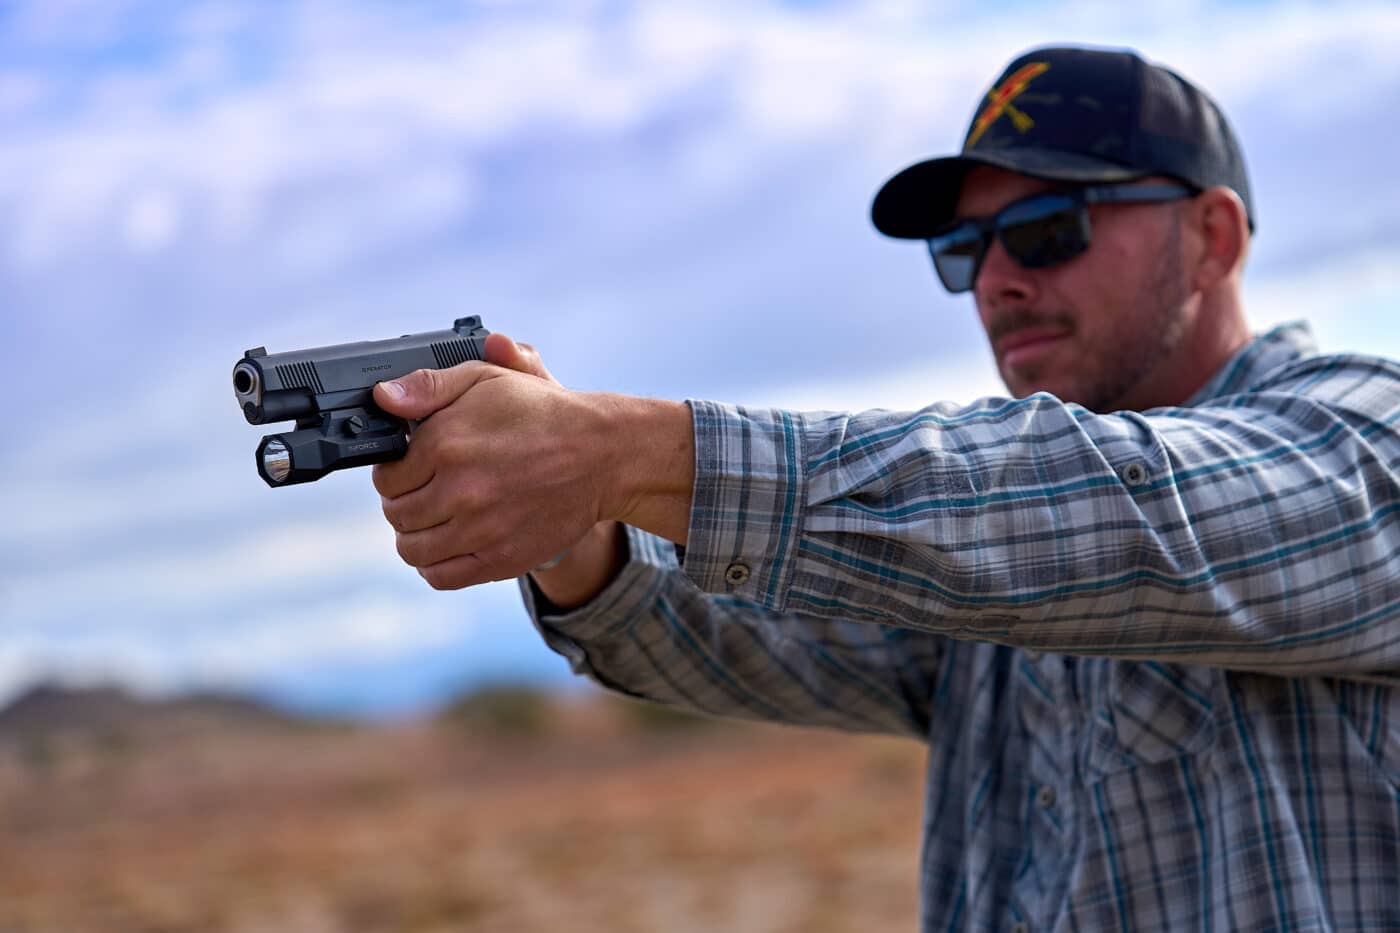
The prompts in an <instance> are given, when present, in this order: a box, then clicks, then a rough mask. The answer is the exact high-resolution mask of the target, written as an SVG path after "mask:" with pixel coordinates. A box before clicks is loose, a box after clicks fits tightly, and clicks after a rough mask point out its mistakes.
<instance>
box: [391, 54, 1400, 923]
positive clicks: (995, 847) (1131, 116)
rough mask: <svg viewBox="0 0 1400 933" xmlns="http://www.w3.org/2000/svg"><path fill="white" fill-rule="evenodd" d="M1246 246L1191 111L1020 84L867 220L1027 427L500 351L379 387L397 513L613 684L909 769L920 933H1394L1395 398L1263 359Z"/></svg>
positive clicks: (1224, 133) (1296, 352)
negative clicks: (580, 384)
mask: <svg viewBox="0 0 1400 933" xmlns="http://www.w3.org/2000/svg"><path fill="white" fill-rule="evenodd" d="M1253 215H1254V211H1253V206H1252V202H1251V198H1250V192H1249V186H1248V182H1247V179H1246V176H1245V170H1244V164H1243V160H1242V158H1241V156H1240V153H1239V150H1238V147H1237V145H1236V142H1235V138H1234V135H1233V133H1232V132H1231V130H1230V127H1229V125H1228V124H1227V123H1226V121H1225V118H1224V117H1223V116H1222V115H1221V113H1220V112H1219V110H1218V109H1217V108H1216V106H1215V105H1214V104H1213V103H1212V102H1211V101H1210V100H1209V99H1208V98H1207V97H1206V96H1205V95H1204V94H1203V93H1201V92H1200V91H1199V90H1197V89H1196V88H1194V87H1193V86H1192V85H1190V84H1189V83H1187V82H1185V81H1184V80H1182V79H1181V78H1179V77H1178V76H1176V75H1175V74H1173V73H1172V72H1170V71H1167V70H1166V69H1163V68H1160V67H1157V66H1153V65H1150V64H1147V63H1145V62H1143V61H1142V60H1141V59H1140V58H1138V57H1137V56H1136V55H1133V54H1129V53H1122V52H1109V51H1097V50H1085V49H1041V50H1037V51H1034V52H1031V53H1029V54H1027V55H1025V56H1022V57H1021V58H1019V59H1017V60H1016V61H1014V62H1012V64H1011V65H1010V66H1009V67H1008V68H1007V70H1006V71H1005V72H1004V73H1003V75H1002V77H1001V78H1000V79H999V80H998V81H997V83H996V85H995V86H994V87H993V88H992V90H991V91H990V92H989V93H988V95H987V97H986V99H985V100H984V101H983V103H982V104H981V106H980V108H979V110H978V112H977V114H976V116H975V117H974V120H973V123H972V126H971V127H970V129H969V131H968V135H967V137H966V140H965V143H964V146H963V150H962V152H961V154H960V155H959V156H956V157H951V158H947V159H935V160H931V161H927V162H923V163H920V164H918V165H914V166H912V167H910V168H908V169H906V170H905V171H903V172H901V173H899V174H898V175H896V176H895V177H894V178H892V179H891V180H890V181H889V182H888V183H887V184H886V185H885V187H884V188H883V189H882V190H881V192H880V194H879V195H878V196H877V198H876V200H875V204H874V209H873V217H874V221H875V224H876V226H877V227H878V228H879V229H880V230H882V231H883V232H885V233H887V234H889V235H892V236H895V237H904V238H912V239H926V240H927V241H928V246H929V250H930V252H931V254H932V256H933V260H934V265H935V268H936V271H937V273H938V275H939V277H940V278H941V280H942V281H943V283H944V285H945V286H946V287H948V288H949V289H950V290H953V291H971V292H972V294H973V297H974V300H975V304H976V307H977V311H978V314H979V315H980V317H981V320H982V323H983V325H984V326H985V328H986V331H987V334H988V337H989V339H990V340H991V343H992V347H993V349H994V351H995V354H996V358H997V363H998V366H999V368H1000V370H1001V374H1002V376H1003V377H1004V379H1005V381H1006V383H1007V386H1008V387H1009V388H1010V389H1011V392H1012V394H1013V395H1014V396H1016V399H1014V400H1012V399H991V400H984V401H982V402H979V403H977V404H975V405H972V406H970V407H960V406H958V405H953V404H939V405H933V406H931V407H929V408H926V409H924V410H922V411H919V412H914V413H892V412H885V411H875V412H866V413H860V414H841V415H832V414H829V413H822V414H801V413H795V412H786V411H758V410H745V409H741V408H735V407H731V406H726V405H719V404H715V403H710V402H699V401H693V402H689V403H686V404H680V403H673V402H664V401H657V400H648V399H634V398H624V397H620V396H607V395H590V394H583V393H572V392H568V391H567V390H564V389H563V388H561V387H559V386H558V385H557V384H556V383H554V382H553V381H552V380H550V379H548V373H547V372H546V371H545V370H544V368H543V367H542V365H541V364H540V362H539V360H538V358H537V357H536V356H535V354H534V353H533V352H532V351H531V350H529V349H528V348H523V347H520V346H517V345H516V344H514V343H513V342H511V341H510V340H509V339H507V338H504V337H493V338H492V341H491V344H490V346H489V351H488V352H489V355H490V358H491V360H492V362H493V363H495V364H497V365H494V366H492V365H487V364H466V365H465V366H463V367H459V368H457V369H455V370H449V371H443V372H437V373H433V372H424V373H418V374H415V375H413V376H410V377H409V378H406V379H404V380H402V383H403V384H402V385H401V386H397V387H393V388H397V389H398V390H399V395H398V396H394V395H391V393H390V387H382V388H381V389H380V390H379V391H380V393H381V394H380V396H379V399H380V401H381V403H382V404H383V405H384V407H385V408H387V409H389V410H391V411H394V412H397V413H399V414H401V415H404V416H406V417H424V416H427V415H429V414H431V415H432V417H431V418H429V419H428V420H427V421H426V422H425V423H424V425H423V426H422V428H421V429H420V431H419V432H418V434H417V435H416V436H415V438H414V442H413V446H412V448H411V450H410V453H409V456H408V457H407V458H405V459H404V460H403V461H401V462H399V463H396V464H391V465H384V466H379V467H376V471H375V472H376V475H375V483H376V486H377V487H378V489H379V491H380V492H381V494H382V496H383V499H384V512H385V515H386V517H387V518H388V519H389V521H390V522H391V523H392V524H393V525H394V527H395V529H396V530H397V531H398V533H399V534H398V547H399V552H400V554H401V555H402V556H403V558H404V559H405V560H406V561H408V562H409V563H410V564H412V565H413V566H415V567H418V568H419V570H420V572H421V573H422V575H423V576H424V577H425V578H426V579H427V580H428V582H429V583H430V584H432V585H433V586H435V587H439V588H456V587H460V586H465V585H470V584H473V583H477V582H480V581H484V580H488V579H499V578H505V577H510V576H515V575H524V574H527V573H528V576H527V577H525V579H524V585H523V588H524V592H525V596H526V601H527V604H528V606H529V608H530V610H531V612H532V614H533V615H534V617H535V619H536V620H537V624H538V625H539V628H540V630H541V632H542V633H543V635H544V638H545V639H546V641H547V642H548V643H549V644H550V646H551V647H553V648H554V649H555V650H557V651H559V652H560V653H561V654H563V655H564V656H566V657H567V658H569V660H570V661H571V662H572V664H573V666H574V668H575V670H577V671H579V672H582V673H585V674H588V675H589V676H591V677H593V678H595V679H596V680H598V681H599V682H600V683H602V684H604V685H605V686H608V687H610V688H613V689H616V690H619V691H622V692H626V693H630V694H636V695H640V696H645V697H650V698H652V699H655V700H659V701H661V702H665V703H671V704H675V705H678V706H683V707H688V708H692V709H700V710H706V711H709V712H713V713H720V714H726V715H735V716H749V717H758V718H764V719H773V720H779V721H784V722H797V723H809V724H816V725H825V726H835V727H841V728H847V729H861V730H873V731H884V732H891V733H898V734H905V735H910V736H915V737H919V738H922V739H925V740H926V741H927V742H928V743H929V745H930V750H931V751H930V757H929V775H928V795H927V815H926V827H925V840H926V843H925V847H924V865H923V874H922V884H923V890H922V895H923V926H924V928H925V929H928V930H934V929H972V928H977V929H984V928H985V929H1004V930H1015V931H1027V930H1050V929H1079V930H1102V929H1129V928H1131V929H1140V930H1144V929H1173V930H1177V929H1219V930H1246V929H1249V930H1253V929H1257V930H1265V929H1269V930H1283V929H1323V928H1326V929H1367V930H1374V929H1385V928H1390V929H1400V690H1397V684H1400V558H1397V556H1396V555H1397V553H1398V552H1400V518H1397V515H1400V482H1397V472H1396V471H1397V468H1400V435H1398V434H1397V429H1400V366H1397V365H1395V364H1393V363H1390V362H1386V361H1383V360H1377V359H1371V358H1366V357H1360V356H1321V355H1318V354H1317V353H1316V351H1315V350H1314V349H1313V348H1312V346H1311V344H1310V340H1309V337H1308V335H1307V333H1306V330H1305V329H1304V328H1303V327H1301V326H1290V327H1284V328H1280V329H1278V330H1275V331H1273V332H1272V333H1269V334H1266V335H1264V336H1261V337H1258V338H1256V339H1251V338H1250V336H1249V334H1248V332H1247V330H1246V327H1245V321H1244V314H1243V309H1242V306H1241V301H1240V274H1241V269H1242V267H1243V264H1244V260H1245V254H1246V252H1247V249H1248V244H1249V238H1250V234H1251V230H1252V227H1253ZM677 545H679V547H678V546H677Z"/></svg>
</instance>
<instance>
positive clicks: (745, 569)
mask: <svg viewBox="0 0 1400 933" xmlns="http://www.w3.org/2000/svg"><path fill="white" fill-rule="evenodd" d="M752 575H753V571H751V570H749V565H748V564H745V563H742V562H740V561H735V562H734V563H732V564H730V565H729V566H728V567H726V568H725V570H724V582H725V583H728V584H729V585H730V586H743V585H744V584H745V583H748V582H749V577H750V576H752Z"/></svg>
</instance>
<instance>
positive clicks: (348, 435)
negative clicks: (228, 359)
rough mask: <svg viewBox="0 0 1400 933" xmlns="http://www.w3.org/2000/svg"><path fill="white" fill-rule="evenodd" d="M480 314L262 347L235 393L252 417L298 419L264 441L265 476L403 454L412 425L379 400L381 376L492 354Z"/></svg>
mask: <svg viewBox="0 0 1400 933" xmlns="http://www.w3.org/2000/svg"><path fill="white" fill-rule="evenodd" d="M489 333H490V331H488V330H487V329H486V328H485V327H483V326H482V324H481V318H479V317H464V318H458V319H457V320H456V321H453V322H452V329H451V330H435V331H429V332H428V333H425V334H405V335H404V336H402V337H398V338H395V339H392V340H364V341H360V342H359V343H343V344H339V345H338V346H333V347H317V348H315V349H313V350H294V351H292V352H290V353H268V352H267V350H266V349H265V348H263V347H257V348H255V349H252V350H249V351H247V352H246V353H244V354H243V359H241V360H239V361H238V363H237V364H235V365H234V367H233V394H234V395H235V396H236V397H237V399H238V403H239V404H240V405H241V406H243V417H244V418H247V419H248V423H249V424H269V423H273V422H277V421H292V420H295V421H296V430H295V431H287V432H285V433H282V434H269V435H267V436H266V437H264V438H263V439H262V441H260V442H259V443H258V448H257V455H256V458H257V464H258V475H259V476H261V477H262V478H263V479H264V480H266V481H267V484H268V485H269V486H291V485H294V484H296V483H309V482H311V481H313V480H318V479H320V478H321V477H323V476H325V475H326V474H327V473H329V472H331V471H332V470H343V469H345V468H346V467H356V466H366V465H368V464H371V463H383V462H385V461H387V460H398V459H399V458H400V457H402V456H403V455H404V454H405V453H406V452H407V451H408V436H409V431H410V430H411V426H410V424H409V423H408V422H407V421H404V420H403V419H402V418H396V417H394V416H393V415H390V414H388V413H387V412H385V411H384V410H383V409H382V408H380V407H379V406H378V405H376V404H374V399H373V392H374V385H375V383H377V382H384V381H386V380H389V379H397V378H398V377H399V376H404V375H407V374H408V373H411V372H413V371H414V370H416V369H447V368H448V367H450V366H456V365H457V364H459V363H465V362H467V361H468V360H484V359H485V358H486V335H487V334H489Z"/></svg>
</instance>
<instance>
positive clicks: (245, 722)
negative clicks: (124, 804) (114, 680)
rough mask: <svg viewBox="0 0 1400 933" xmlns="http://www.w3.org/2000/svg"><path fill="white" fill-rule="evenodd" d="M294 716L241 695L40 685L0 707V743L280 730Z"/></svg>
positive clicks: (289, 723) (292, 721) (294, 720)
mask: <svg viewBox="0 0 1400 933" xmlns="http://www.w3.org/2000/svg"><path fill="white" fill-rule="evenodd" d="M299 723H300V720H298V719H296V718H295V717H293V716H290V715H288V714H286V713H282V712H280V711H277V710H274V709H272V708H270V707H267V706H264V705H262V704H260V703H258V702H256V701H254V700H250V699H248V698H246V697H238V696H230V695H223V694H189V695H185V696H179V697H172V698H165V699H146V698H143V697H139V696H136V695H134V694H131V693H129V692H127V691H126V690H123V689H122V688H120V687H110V686H107V687H84V688H77V687H64V686H58V685H54V684H41V685H38V686H35V687H32V688H30V689H29V690H27V691H25V692H24V693H22V694H20V695H19V696H18V697H16V698H15V699H14V700H13V701H11V702H10V703H9V704H8V705H7V706H5V707H4V708H3V709H0V745H4V744H9V743H23V742H30V741H33V740H36V739H38V740H42V739H46V738H55V737H60V736H62V737H69V736H72V737H87V736H93V737H104V738H111V737H122V738H130V739H135V738H157V737H163V738H169V737H172V736H173V735H178V734H187V733H189V732H191V731H207V730H210V729H216V728H219V729H223V728H234V729H255V730H261V729H267V728H274V729H284V728H288V727H293V726H295V725H298V724H299Z"/></svg>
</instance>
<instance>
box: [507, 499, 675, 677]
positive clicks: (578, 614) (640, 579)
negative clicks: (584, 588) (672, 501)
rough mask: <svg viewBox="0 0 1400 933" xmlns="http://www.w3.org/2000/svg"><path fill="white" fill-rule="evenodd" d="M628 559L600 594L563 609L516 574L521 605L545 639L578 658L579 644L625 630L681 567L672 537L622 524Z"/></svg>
mask: <svg viewBox="0 0 1400 933" xmlns="http://www.w3.org/2000/svg"><path fill="white" fill-rule="evenodd" d="M623 529H624V531H625V532H626V540H627V562H626V563H625V564H623V566H622V570H621V571H620V572H619V573H618V575H617V576H616V577H615V578H613V581H612V582H611V583H609V584H608V585H607V586H606V587H605V588H604V589H603V591H602V592H601V593H599V594H598V595H597V596H595V597H594V598H593V599H592V600H591V601H590V602H587V603H585V604H583V605H582V606H579V607H577V608H575V609H569V610H561V609H559V608H558V607H557V606H555V605H554V604H553V603H551V602H550V601H549V597H547V596H545V595H544V592H543V591H542V590H540V588H539V587H538V586H536V585H535V581H534V579H533V578H532V577H530V576H529V575H528V574H526V575H525V576H522V577H521V578H520V581H519V582H520V592H521V595H522V596H523V598H524V600H525V609H526V611H528V612H529V613H530V618H531V619H532V620H533V621H534V623H535V627H536V628H538V629H539V631H540V634H541V635H543V636H544V638H545V641H546V642H547V643H548V644H549V645H550V647H552V648H554V649H555V650H556V651H559V652H560V653H561V654H563V655H564V656H565V657H567V658H569V659H570V660H571V661H573V660H575V655H577V656H578V657H579V658H581V657H582V651H581V649H580V648H579V647H578V643H580V642H585V641H588V640H590V639H593V638H598V637H603V636H609V635H615V634H617V633H619V632H622V631H625V630H626V629H627V628H628V627H629V626H631V625H632V624H633V623H634V622H635V621H636V619H638V618H639V617H640V616H641V615H642V614H643V613H644V612H645V611H646V610H648V609H650V607H651V604H652V603H653V602H654V601H655V599H656V596H657V593H658V591H659V590H660V588H661V587H662V585H663V583H664V579H665V576H666V574H668V573H674V572H675V571H676V569H677V567H678V566H679V561H678V560H677V558H676V553H675V546H674V545H673V544H671V542H669V541H666V540H663V539H661V538H658V537H656V536H655V535H652V534H649V533H648V532H645V531H640V530H638V529H636V528H633V527H632V526H630V525H624V526H623Z"/></svg>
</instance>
